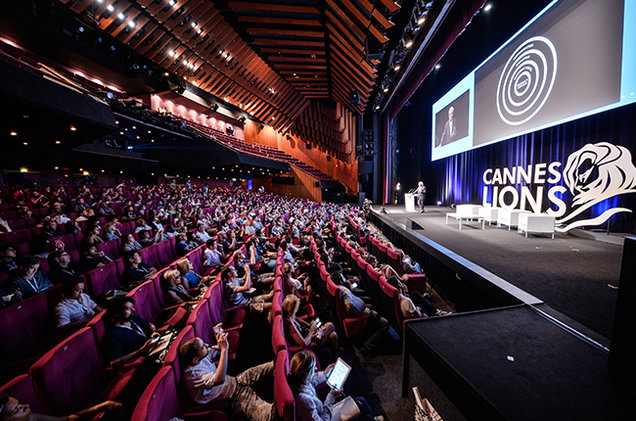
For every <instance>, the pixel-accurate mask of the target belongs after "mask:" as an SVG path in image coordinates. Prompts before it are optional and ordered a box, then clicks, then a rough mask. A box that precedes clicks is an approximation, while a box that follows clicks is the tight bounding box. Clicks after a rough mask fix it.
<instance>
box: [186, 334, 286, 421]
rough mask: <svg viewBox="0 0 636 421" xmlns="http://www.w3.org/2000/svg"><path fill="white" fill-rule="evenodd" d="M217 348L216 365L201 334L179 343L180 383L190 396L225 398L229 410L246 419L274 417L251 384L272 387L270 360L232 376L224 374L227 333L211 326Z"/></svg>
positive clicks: (201, 401) (257, 420) (256, 420)
mask: <svg viewBox="0 0 636 421" xmlns="http://www.w3.org/2000/svg"><path fill="white" fill-rule="evenodd" d="M217 329H218V333H216V342H217V347H218V350H219V352H220V355H219V365H218V367H217V366H216V364H214V362H213V361H212V352H210V351H211V347H210V345H208V344H206V343H205V342H204V341H203V340H202V339H201V338H198V337H195V338H192V339H188V340H187V341H185V342H184V343H183V344H182V345H181V346H180V347H179V355H180V356H181V363H182V364H183V366H184V367H185V368H184V370H183V384H184V386H185V389H186V392H187V394H188V396H190V398H192V400H194V401H195V402H196V403H198V404H200V405H204V404H207V403H210V402H213V401H215V400H220V399H228V400H229V401H230V406H231V411H232V414H233V415H235V416H236V417H240V418H241V419H247V420H249V421H269V420H272V419H273V418H274V405H273V404H272V403H269V402H267V401H265V400H264V399H262V398H261V397H259V396H258V394H257V393H256V391H255V389H254V388H255V387H258V386H265V388H266V389H269V390H271V389H273V387H274V363H273V362H271V361H270V362H268V363H264V364H261V365H257V366H255V367H252V368H249V369H247V370H245V371H244V372H242V373H240V374H239V375H237V376H236V377H234V376H229V375H228V374H227V358H228V350H227V348H228V343H227V333H226V332H224V331H223V330H221V328H220V325H217V326H215V330H217Z"/></svg>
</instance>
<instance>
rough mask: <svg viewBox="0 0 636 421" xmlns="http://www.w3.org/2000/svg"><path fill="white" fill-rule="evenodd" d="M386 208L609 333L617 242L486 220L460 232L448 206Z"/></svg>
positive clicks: (400, 219)
mask: <svg viewBox="0 0 636 421" xmlns="http://www.w3.org/2000/svg"><path fill="white" fill-rule="evenodd" d="M373 209H374V210H376V211H380V207H379V206H377V205H376V206H374V207H373ZM385 209H386V210H387V212H388V214H387V215H382V216H384V217H389V218H391V219H392V220H394V221H395V222H398V223H401V224H405V223H406V221H407V218H409V219H412V220H414V221H415V222H417V223H418V224H419V225H421V226H422V227H423V229H422V230H416V231H417V232H418V233H420V234H422V235H424V236H426V237H427V238H429V239H430V240H432V241H434V242H436V243H438V244H440V245H442V246H444V247H446V248H448V249H450V250H452V251H453V252H455V253H457V254H459V255H461V256H462V257H464V258H466V259H468V260H470V261H472V262H473V263H475V264H477V265H479V266H481V267H482V268H484V269H486V270H488V271H490V272H492V273H494V274H495V275H497V276H499V277H501V278H503V279H505V280H506V281H507V282H509V283H511V284H512V285H514V286H516V287H518V288H521V289H522V290H524V291H526V292H528V293H529V294H532V295H534V296H535V297H537V298H539V299H540V300H542V301H543V302H545V303H546V304H547V305H549V306H550V307H552V308H554V309H555V310H557V311H559V312H561V313H563V314H565V315H567V316H568V317H570V318H572V319H573V320H575V321H577V322H579V323H581V324H583V325H584V326H586V327H587V328H589V329H591V330H593V331H594V332H596V333H597V334H599V335H601V336H603V337H605V338H611V336H612V326H613V320H614V310H615V306H616V297H617V292H618V290H617V288H618V279H619V275H620V265H621V258H622V252H623V247H622V246H620V245H616V244H610V243H606V242H602V241H594V240H588V239H583V238H579V237H575V236H573V235H569V234H559V233H557V234H556V236H555V239H554V240H553V239H551V237H550V236H549V235H547V234H539V235H529V236H528V238H525V237H524V236H523V235H521V234H518V233H517V231H516V229H514V228H513V229H511V230H510V231H508V229H507V228H503V227H502V228H497V226H496V225H492V226H489V225H488V224H486V228H485V230H482V229H481V224H476V223H475V224H468V225H463V226H462V230H461V231H460V230H459V229H458V225H457V223H456V222H455V220H454V219H453V220H452V221H449V224H448V225H446V224H445V214H446V213H447V212H452V211H453V210H452V209H450V208H442V207H427V208H426V212H425V213H422V214H421V213H419V212H417V213H413V212H409V213H407V212H405V211H404V206H403V205H395V206H385ZM603 342H605V343H606V344H607V343H609V340H608V341H607V342H606V341H603Z"/></svg>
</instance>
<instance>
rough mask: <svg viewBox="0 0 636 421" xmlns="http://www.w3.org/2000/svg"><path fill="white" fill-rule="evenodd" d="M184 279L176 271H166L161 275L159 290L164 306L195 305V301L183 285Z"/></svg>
mask: <svg viewBox="0 0 636 421" xmlns="http://www.w3.org/2000/svg"><path fill="white" fill-rule="evenodd" d="M183 281H184V279H183V278H182V277H181V275H179V271H178V270H167V271H165V272H164V273H163V274H162V275H161V289H162V290H163V299H164V300H165V301H166V304H168V305H170V306H173V305H178V304H183V303H188V304H195V303H196V302H197V299H196V298H195V297H193V296H191V295H190V294H189V293H188V291H187V290H186V289H185V287H184V285H183Z"/></svg>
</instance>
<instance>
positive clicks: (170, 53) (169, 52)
mask: <svg viewBox="0 0 636 421" xmlns="http://www.w3.org/2000/svg"><path fill="white" fill-rule="evenodd" d="M168 55H169V56H170V57H174V51H172V50H170V51H168ZM164 76H168V74H167V73H165V74H164Z"/></svg>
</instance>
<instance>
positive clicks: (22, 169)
mask: <svg viewBox="0 0 636 421" xmlns="http://www.w3.org/2000/svg"><path fill="white" fill-rule="evenodd" d="M20 172H29V169H28V168H27V167H20Z"/></svg>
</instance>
